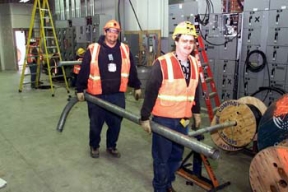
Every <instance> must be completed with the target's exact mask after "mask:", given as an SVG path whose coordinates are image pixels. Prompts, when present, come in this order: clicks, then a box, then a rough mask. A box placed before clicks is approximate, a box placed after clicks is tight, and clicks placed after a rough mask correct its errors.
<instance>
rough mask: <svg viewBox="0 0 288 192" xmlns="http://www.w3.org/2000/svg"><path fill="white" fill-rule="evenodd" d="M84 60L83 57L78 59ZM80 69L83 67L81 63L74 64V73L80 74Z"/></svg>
mask: <svg viewBox="0 0 288 192" xmlns="http://www.w3.org/2000/svg"><path fill="white" fill-rule="evenodd" d="M82 60H83V58H79V59H77V61H82ZM80 69H81V66H80V65H74V67H73V73H75V74H77V75H78V74H79V72H80Z"/></svg>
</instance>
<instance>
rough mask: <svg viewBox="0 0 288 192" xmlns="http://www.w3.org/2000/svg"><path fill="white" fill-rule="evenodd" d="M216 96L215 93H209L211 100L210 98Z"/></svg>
mask: <svg viewBox="0 0 288 192" xmlns="http://www.w3.org/2000/svg"><path fill="white" fill-rule="evenodd" d="M216 94H217V93H216V92H212V93H209V98H210V99H211V98H213V97H215V95H216Z"/></svg>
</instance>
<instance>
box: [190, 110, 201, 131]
mask: <svg viewBox="0 0 288 192" xmlns="http://www.w3.org/2000/svg"><path fill="white" fill-rule="evenodd" d="M200 125H201V115H200V113H194V114H193V124H192V129H193V130H196V129H199V128H200Z"/></svg>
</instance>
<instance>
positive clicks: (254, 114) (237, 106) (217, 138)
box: [211, 97, 266, 151]
mask: <svg viewBox="0 0 288 192" xmlns="http://www.w3.org/2000/svg"><path fill="white" fill-rule="evenodd" d="M265 111H266V106H265V104H264V103H263V102H262V101H260V100H259V99H257V98H254V97H243V98H240V99H239V100H229V101H225V102H223V103H222V104H221V105H220V106H219V108H218V110H217V111H216V114H215V115H214V118H213V121H212V122H211V125H215V124H221V123H223V122H225V121H236V122H237V125H235V126H231V127H227V128H224V129H221V130H216V131H213V132H211V138H212V140H213V142H214V143H215V144H216V145H217V146H218V147H220V148H221V149H223V150H226V151H239V150H241V149H242V148H243V147H245V146H247V145H248V144H249V143H250V142H251V141H252V140H253V139H254V136H255V134H256V132H257V126H258V123H257V122H258V121H259V119H260V117H261V116H262V114H263V113H264V112H265Z"/></svg>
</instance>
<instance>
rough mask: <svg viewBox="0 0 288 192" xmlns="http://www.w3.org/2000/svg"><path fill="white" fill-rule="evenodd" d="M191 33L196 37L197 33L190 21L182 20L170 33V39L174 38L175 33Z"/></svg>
mask: <svg viewBox="0 0 288 192" xmlns="http://www.w3.org/2000/svg"><path fill="white" fill-rule="evenodd" d="M180 34H181V35H193V36H194V37H195V38H197V36H198V35H197V33H196V29H195V26H194V25H193V24H192V23H191V22H190V21H183V22H181V23H179V24H178V25H177V26H176V27H175V29H174V33H173V35H172V39H173V40H175V38H176V36H177V35H180Z"/></svg>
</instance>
